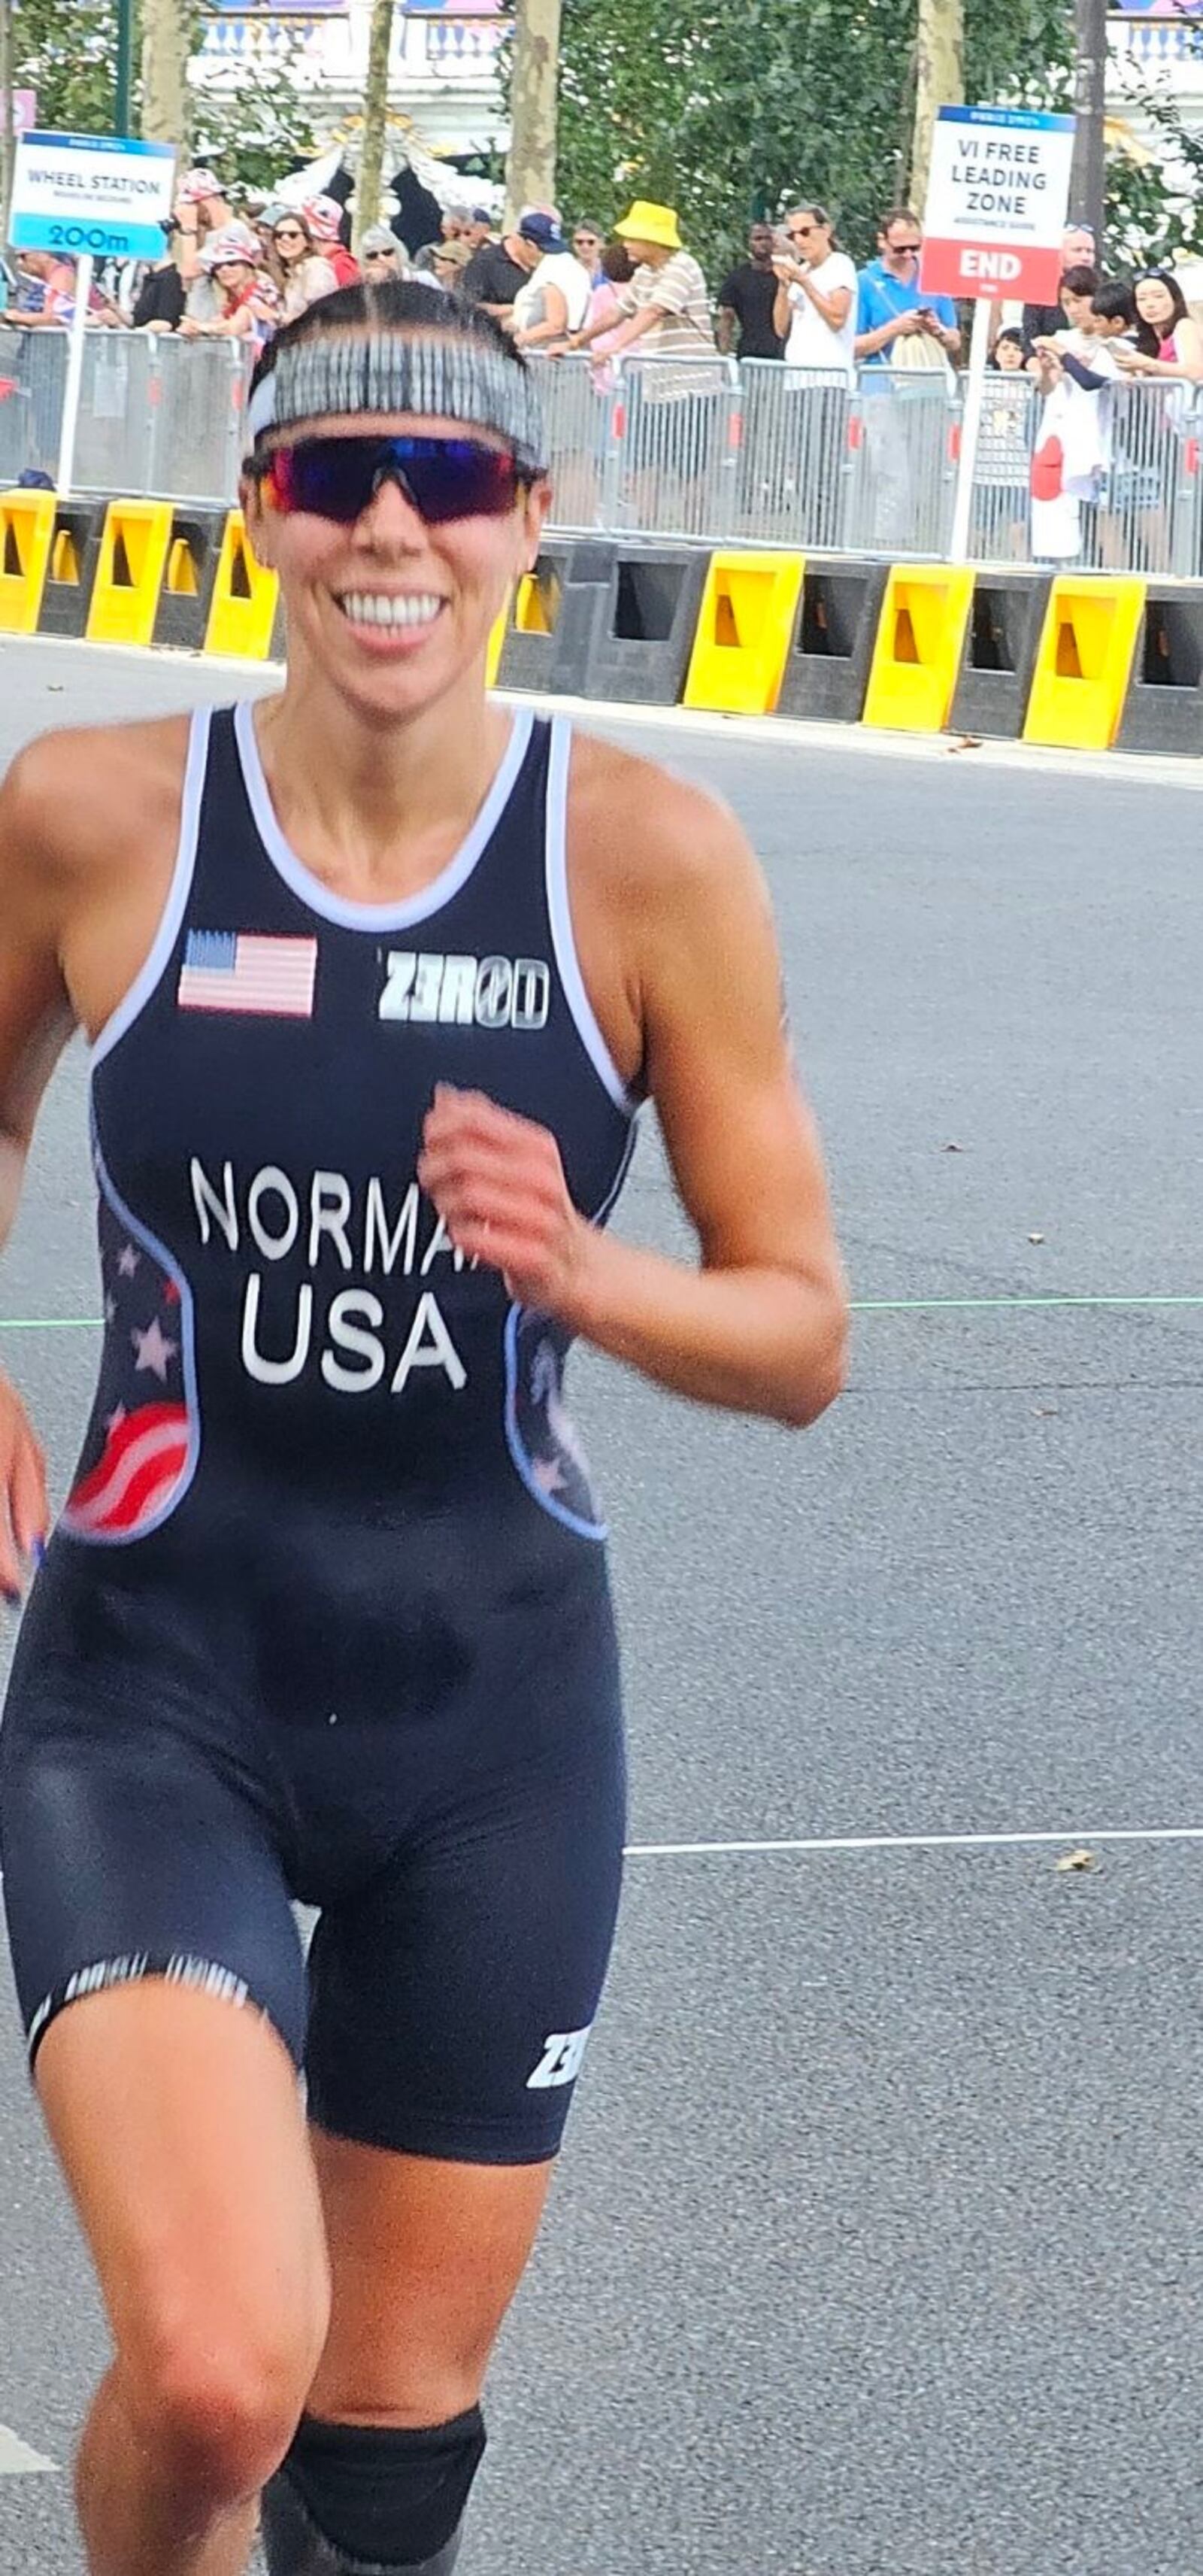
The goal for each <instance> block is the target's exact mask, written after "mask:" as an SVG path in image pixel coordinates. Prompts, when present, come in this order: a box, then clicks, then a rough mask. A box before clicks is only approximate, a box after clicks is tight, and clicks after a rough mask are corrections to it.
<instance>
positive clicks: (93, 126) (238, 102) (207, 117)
mask: <svg viewBox="0 0 1203 2576" xmlns="http://www.w3.org/2000/svg"><path fill="white" fill-rule="evenodd" d="M0 5H3V0H0ZM140 21H141V10H140V7H139V6H138V0H135V9H134V126H135V130H136V129H137V123H138V100H139V95H140V79H139V74H140V67H141V23H140ZM200 27H201V15H200V11H199V9H198V10H196V11H195V12H194V13H193V28H194V38H195V41H197V42H199V37H200ZM286 33H287V43H288V50H287V52H286V53H283V54H277V55H276V56H275V57H274V59H273V61H272V64H271V67H270V69H264V70H256V69H248V68H246V67H243V68H242V69H241V70H240V72H239V76H238V80H237V83H236V85H234V86H231V87H230V88H220V89H204V90H202V89H194V90H193V92H192V133H191V136H190V137H189V142H190V147H191V150H192V152H193V153H194V155H195V156H196V158H197V159H200V158H201V157H203V158H204V159H205V160H206V161H212V162H214V163H215V164H216V166H217V168H218V170H219V171H220V173H221V176H222V178H223V179H224V180H225V181H226V182H227V184H228V185H229V186H230V187H233V188H235V189H236V188H238V187H245V188H266V187H270V186H271V184H272V182H273V181H274V180H276V179H279V178H281V177H282V176H283V175H284V173H285V171H287V170H289V169H291V168H292V167H293V165H294V163H296V162H297V161H306V160H310V159H312V158H313V157H314V154H315V152H316V148H317V147H316V144H315V141H314V136H313V130H312V123H311V115H312V111H311V109H310V108H309V106H308V105H307V103H306V100H305V97H304V94H303V93H299V92H298V89H297V86H296V82H295V79H294V68H293V67H294V62H295V59H296V57H297V55H298V52H299V48H300V46H301V44H302V42H303V38H302V35H301V34H300V32H299V31H298V30H286ZM116 60H117V0H19V6H18V7H17V8H16V10H15V11H14V14H13V81H14V84H15V85H16V86H18V87H20V88H26V89H34V90H36V91H37V94H38V119H39V122H40V123H41V124H42V125H44V126H47V127H49V128H50V129H51V130H54V129H56V128H61V129H63V130H64V131H65V132H68V133H71V132H74V133H78V134H90V133H96V134H107V133H110V132H111V130H112V124H113V94H114V86H115V66H116Z"/></svg>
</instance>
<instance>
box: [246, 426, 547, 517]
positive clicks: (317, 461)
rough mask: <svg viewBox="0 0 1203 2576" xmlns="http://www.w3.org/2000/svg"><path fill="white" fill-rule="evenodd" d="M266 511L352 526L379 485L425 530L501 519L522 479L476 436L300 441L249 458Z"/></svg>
mask: <svg viewBox="0 0 1203 2576" xmlns="http://www.w3.org/2000/svg"><path fill="white" fill-rule="evenodd" d="M251 470H252V472H254V473H255V474H257V475H259V476H260V477H261V479H262V483H263V488H264V498H265V500H266V502H267V505H268V507H269V508H270V509H276V510H281V511H284V512H286V513H287V512H289V511H292V510H309V511H312V512H313V514H314V516H315V517H317V518H319V519H336V520H337V521H338V522H339V524H340V525H341V526H342V527H346V528H349V527H352V526H353V525H354V523H355V521H356V519H358V518H361V517H362V516H363V513H364V511H365V510H366V509H368V508H369V507H370V505H371V503H372V502H373V501H374V499H375V497H376V494H377V492H378V491H379V490H380V487H381V484H382V483H389V482H394V483H399V484H400V487H401V490H402V491H403V492H404V494H405V497H406V499H407V501H412V503H413V506H414V508H415V510H416V511H417V513H418V516H419V518H421V519H425V520H426V521H427V522H428V524H429V525H430V526H431V527H439V526H441V525H442V524H443V522H444V521H446V520H448V519H478V518H481V519H500V518H503V517H504V516H505V514H506V512H507V511H508V510H512V508H513V506H514V502H515V500H516V498H517V495H518V491H519V488H520V484H521V482H522V479H523V478H522V477H521V476H520V475H519V472H518V468H517V464H516V463H515V460H514V458H513V457H512V456H511V455H510V454H509V453H508V451H507V450H506V449H505V448H501V447H485V446H483V445H482V444H481V442H480V440H479V439H475V438H300V439H298V440H297V441H296V442H295V444H294V445H292V446H287V447H275V448H273V449H272V452H271V454H270V456H267V457H264V458H263V459H262V461H261V462H260V461H258V460H256V461H254V462H253V464H252V469H251Z"/></svg>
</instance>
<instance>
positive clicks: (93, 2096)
mask: <svg viewBox="0 0 1203 2576" xmlns="http://www.w3.org/2000/svg"><path fill="white" fill-rule="evenodd" d="M117 1684H118V1677H117V1675H116V1673H115V1672H108V1673H106V1671H105V1670H104V1668H103V1666H100V1667H99V1668H98V1669H97V1670H96V1671H95V1673H94V1674H93V1675H92V1676H88V1675H86V1674H85V1675H81V1674H79V1673H78V1672H69V1671H68V1670H67V1669H66V1668H65V1667H56V1666H55V1664H54V1663H53V1662H52V1661H51V1660H50V1659H49V1658H48V1659H47V1660H46V1662H45V1663H44V1664H42V1665H39V1666H38V1667H36V1668H33V1669H31V1667H30V1664H29V1662H28V1660H26V1661H24V1662H20V1661H19V1664H18V1670H17V1674H16V1678H15V1683H14V1689H13V1692H12V1693H11V1694H10V1698H9V1702H8V1706H7V1708H6V1711H5V1718H4V1725H3V1728H2V1729H0V1841H2V1847H3V1863H4V1902H5V1910H6V1915H7V1920H8V1930H9V1938H10V1943H11V1948H12V1955H13V1965H14V1970H15V1973H16V1980H17V1987H18V1993H19V1996H20V2001H21V2006H22V2013H23V2018H24V2021H25V2026H26V2030H27V2032H28V2034H29V2042H30V2052H31V2057H32V2059H33V2064H34V2072H35V2077H36V2081H37V2084H38V2089H39V2093H40V2095H41V2099H42V2103H43V2106H44V2109H45V2113H46V2117H47V2121H48V2123H49V2126H50V2130H51V2135H52V2138H53V2140H54V2144H55V2146H56V2148H57V2150H58V2152H59V2154H60V2157H61V2159H62V2162H63V2165H64V2168H65V2170H66V2173H67V2177H68V2180H69V2182H70V2185H71V2188H72V2191H73V2193H74V2195H75V2198H76V2201H77V2203H78V2206H79V2210H80V2214H81V2218H82V2220H83V2224H84V2228H85V2231H86V2233H87V2235H88V2238H89V2242H90V2244H91V2246H92V2249H93V2252H94V2254H95V2257H96V2261H97V2266H98V2270H99V2272H100V2277H101V2283H102V2287H103V2289H104V2292H105V2296H106V2299H107V2301H108V2303H109V2307H110V2312H111V2315H112V2319H113V2324H114V2328H115V2331H117V2333H118V2340H119V2341H121V2340H122V2338H123V2337H124V2338H125V2339H126V2340H127V2341H128V2340H129V2339H131V2338H134V2337H136V2336H138V2337H141V2338H142V2339H143V2340H145V2337H146V2336H147V2335H148V2334H151V2333H152V2332H153V2331H154V2329H155V2321H156V2319H158V2320H161V2319H162V2318H163V2317H165V2316H166V2315H167V2314H168V2313H169V2312H175V2313H177V2314H181V2315H183V2314H186V2315H187V2316H189V2317H191V2318H193V2319H195V2318H196V2317H197V2316H198V2314H200V2313H201V2312H202V2311H203V2312H204V2313H206V2314H209V2315H211V2316H216V2315H217V2314H218V2313H219V2312H220V2311H221V2309H222V2305H223V2302H226V2301H228V2302H230V2303H232V2304H231V2308H230V2309H228V2310H227V2314H232V2316H233V2318H234V2320H235V2321H236V2320H237V2316H238V2314H239V2305H240V2303H242V2304H243V2305H244V2306H245V2307H247V2308H249V2307H250V2305H251V2303H252V2302H253V2299H254V2297H255V2296H256V2295H258V2294H261V2293H262V2292H263V2290H264V2288H265V2287H266V2285H267V2284H268V2283H269V2282H270V2280H271V2279H272V2278H273V2277H274V2276H275V2272H276V2270H277V2269H278V2265H279V2262H280V2261H281V2260H282V2259H283V2258H282V2255H281V2246H282V2244H285V2243H287V2242H289V2241H291V2239H292V2236H293V2233H294V2231H295V2232H296V2233H297V2234H298V2236H299V2238H300V2240H301V2241H302V2242H307V2245H308V2250H307V2251H306V2253H305V2255H304V2258H303V2268H304V2266H311V2265H312V2262H313V2260H314V2256H313V2251H312V2249H313V2245H314V2244H315V2243H316V2244H318V2245H319V2246H320V2223H319V2219H318V2211H317V2198H316V2189H315V2185H314V2181H313V2176H312V2170H311V2162H310V2159H309V2156H308V2148H307V2140H306V2135H305V2127H304V2120H303V2115H302V2110H301V2105H300V2098H299V2086H298V2080H297V2078H298V2066H299V2060H300V2055H301V2051H302V2048H303V2041H304V2020H305V2004H306V1996H305V1977H304V1965H303V1960H302V1955H301V1947H300V1941H299V1937H298V1934H297V1929H296V1925H295V1922H294V1920H293V1917H292V1913H291V1909H290V1905H289V1899H288V1889H287V1886H286V1883H285V1879H284V1874H283V1868H282V1864H281V1860H280V1855H279V1851H278V1849H277V1847H276V1844H275V1840H274V1838H273V1834H272V1831H271V1825H270V1819H269V1815H268V1813H267V1811H266V1807H265V1801H264V1795H263V1793H262V1791H261V1789H260V1787H259V1786H258V1785H257V1784H256V1782H255V1780H254V1778H253V1774H252V1766H251V1765H250V1763H249V1761H246V1760H245V1759H244V1760H242V1761H241V1762H240V1760H239V1759H238V1756H237V1750H236V1747H235V1746H234V1745H233V1744H232V1743H230V1742H229V1741H228V1737H229V1732H230V1723H231V1721H230V1720H229V1718H228V1716H227V1714H226V1712H224V1711H223V1710H222V1709H220V1708H219V1707H216V1706H215V1707H214V1709H213V1710H211V1711H208V1712H203V1713H202V1712H201V1711H200V1710H197V1709H191V1710H189V1711H188V1712H187V1714H186V1715H185V1713H184V1712H183V1711H182V1710H181V1709H178V1708H168V1707H166V1706H165V1705H164V1702H163V1698H162V1695H161V1692H160V1695H159V1696H158V1697H157V1698H156V1686H155V1676H154V1673H153V1670H151V1669H146V1670H142V1671H139V1670H136V1669H131V1670H128V1671H125V1670H123V1671H122V1673H121V1675H120V1687H118V1686H117ZM223 1730H224V1732H225V1735H226V1738H227V1741H226V1742H225V1744H224V1745H223V1742H222V1737H223ZM306 2231H308V2235H307V2237H306ZM256 2244H258V2245H260V2247H261V2248H262V2253H261V2258H260V2260H259V2261H258V2262H256V2261H255V2260H254V2259H253V2249H254V2247H255V2245H256Z"/></svg>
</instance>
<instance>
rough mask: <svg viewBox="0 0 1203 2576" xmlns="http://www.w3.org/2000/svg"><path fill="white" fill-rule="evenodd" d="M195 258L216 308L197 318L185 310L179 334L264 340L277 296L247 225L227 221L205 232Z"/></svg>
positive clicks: (186, 337) (276, 311) (274, 313)
mask: <svg viewBox="0 0 1203 2576" xmlns="http://www.w3.org/2000/svg"><path fill="white" fill-rule="evenodd" d="M199 261H200V266H201V269H202V271H203V273H204V275H205V276H206V277H211V278H212V280H213V283H214V286H215V287H216V289H217V292H218V297H219V310H218V311H217V313H216V314H215V315H214V317H213V319H212V321H209V322H198V321H196V320H195V318H194V317H193V316H192V315H191V314H188V313H185V315H184V317H183V319H182V321H181V322H180V325H179V334H180V338H181V339H182V340H248V341H251V342H252V343H260V342H262V341H263V340H265V339H266V338H267V336H268V333H269V332H270V331H271V330H272V329H273V328H274V327H275V325H276V323H277V322H278V321H279V319H280V296H279V293H278V290H277V288H276V287H275V285H274V284H273V282H272V279H271V278H270V277H269V276H268V274H267V272H266V270H265V269H264V268H263V267H262V266H261V264H260V258H259V244H258V241H257V239H256V236H255V234H254V233H253V232H252V231H251V228H250V226H249V224H240V223H234V224H227V225H226V227H225V229H224V231H222V232H218V233H209V234H208V235H207V237H206V239H205V240H204V241H203V242H202V244H201V247H200V252H199Z"/></svg>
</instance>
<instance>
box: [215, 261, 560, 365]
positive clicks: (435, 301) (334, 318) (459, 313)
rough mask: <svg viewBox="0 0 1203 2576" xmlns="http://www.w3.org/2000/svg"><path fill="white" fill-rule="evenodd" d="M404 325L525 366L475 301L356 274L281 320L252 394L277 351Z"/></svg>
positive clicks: (393, 279)
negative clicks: (474, 343)
mask: <svg viewBox="0 0 1203 2576" xmlns="http://www.w3.org/2000/svg"><path fill="white" fill-rule="evenodd" d="M407 329H412V330H415V331H417V330H424V331H444V332H448V333H450V334H451V335H453V336H454V337H456V338H458V339H461V340H481V341H483V342H484V343H485V344H486V346H487V347H489V348H491V349H500V350H503V351H504V353H505V356H506V357H507V358H509V359H511V360H512V362H513V364H514V365H515V366H516V367H521V368H523V369H525V367H526V363H527V362H526V359H525V358H524V357H523V354H522V351H521V349H516V348H515V347H514V343H513V341H512V340H511V339H510V338H509V337H508V335H507V334H506V332H504V331H503V330H502V328H501V325H500V323H499V322H496V321H494V318H493V315H492V314H491V313H482V311H481V309H480V307H479V305H477V304H461V302H460V300H459V297H458V296H455V295H447V294H445V293H444V292H443V289H442V288H441V287H430V286H418V285H417V284H416V283H415V281H414V280H413V278H410V277H382V278H379V279H376V278H359V279H357V280H356V282H355V284H354V285H353V286H339V287H336V288H335V291H334V293H333V294H332V295H319V297H318V299H317V302H316V303H315V304H307V305H306V307H305V310H304V312H303V313H298V314H296V315H294V317H293V320H292V321H291V322H285V323H284V324H283V326H282V328H281V329H280V330H279V331H277V332H276V334H275V337H274V339H271V340H269V341H268V343H267V346H266V348H265V349H263V350H262V351H261V352H260V355H259V358H258V360H257V362H256V365H255V370H254V373H253V375H252V377H251V384H250V391H251V393H252V394H253V393H254V392H255V389H256V386H258V385H261V384H263V382H264V381H265V379H266V378H267V377H268V376H270V375H271V374H272V373H273V372H274V369H275V364H276V360H277V358H278V356H279V354H280V351H281V350H282V349H296V348H299V347H300V346H301V344H302V342H303V341H306V340H325V339H333V338H334V337H335V336H336V334H337V333H339V332H342V331H355V330H360V331H404V330H407Z"/></svg>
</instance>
